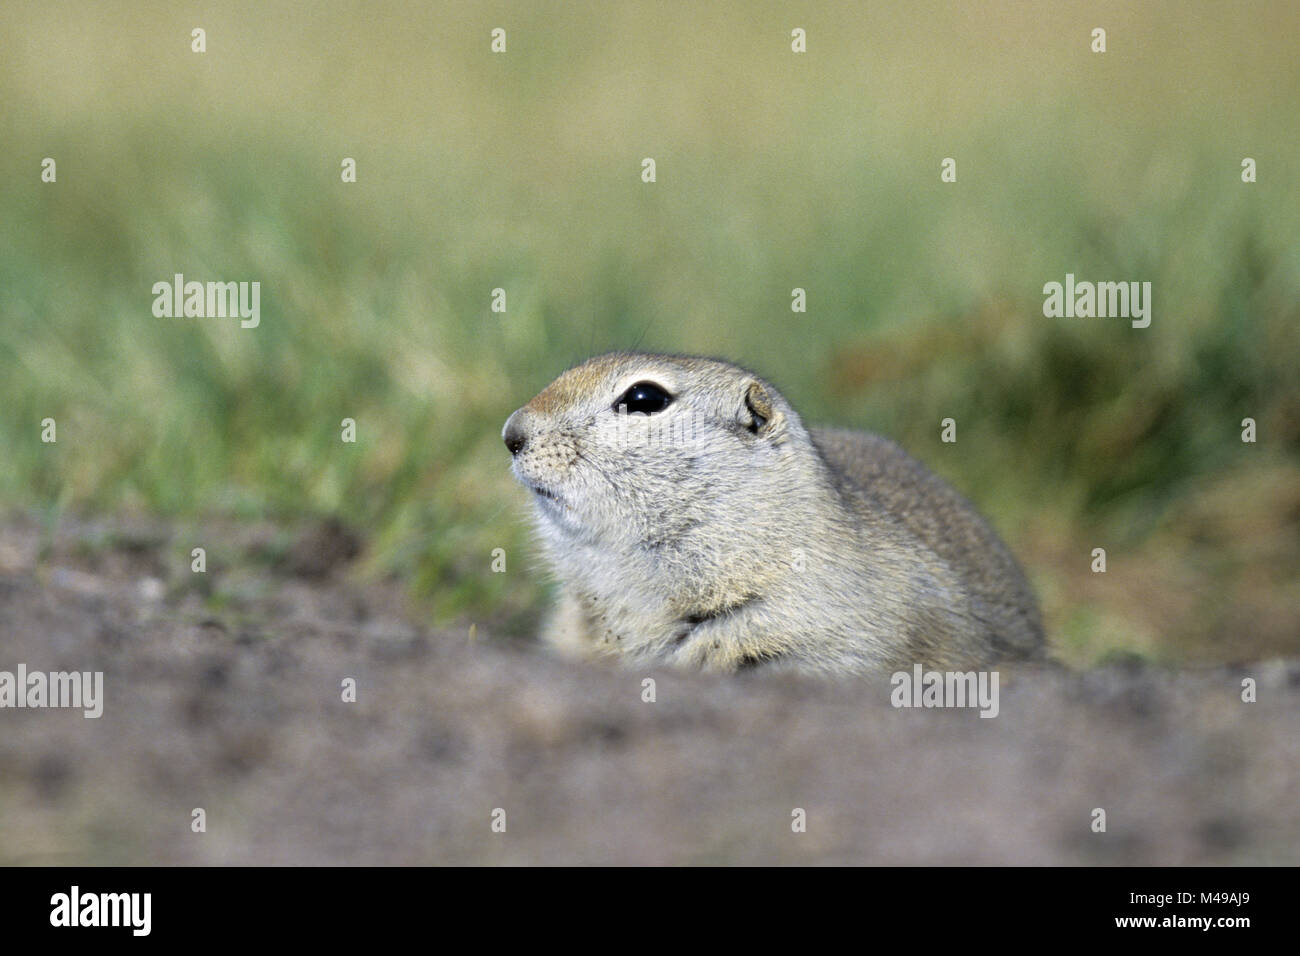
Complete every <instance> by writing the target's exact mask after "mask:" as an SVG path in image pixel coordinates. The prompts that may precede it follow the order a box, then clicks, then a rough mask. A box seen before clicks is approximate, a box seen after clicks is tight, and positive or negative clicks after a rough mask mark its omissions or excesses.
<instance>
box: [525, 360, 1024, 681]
mask: <svg viewBox="0 0 1300 956" xmlns="http://www.w3.org/2000/svg"><path fill="white" fill-rule="evenodd" d="M639 382H653V383H655V384H657V385H659V386H660V387H662V388H663V389H664V390H665V391H667V392H668V393H669V394H670V395H672V396H673V401H672V403H671V404H670V405H669V406H668V407H667V408H666V409H664V410H663V411H661V412H658V413H656V414H652V415H646V414H633V415H622V416H620V415H619V414H618V413H617V412H616V411H615V410H614V408H613V406H614V403H615V401H616V400H617V399H618V398H619V397H620V396H621V395H622V394H623V393H624V392H625V391H626V390H627V389H628V388H629V387H630V386H632V385H634V384H636V383H639ZM504 436H505V437H506V440H507V444H512V443H513V444H514V445H515V448H514V449H512V450H515V451H516V452H517V453H516V454H515V456H514V464H513V468H514V473H515V475H516V477H517V478H519V480H520V481H521V482H522V483H523V484H524V485H525V486H526V487H529V488H530V489H532V490H533V497H534V501H535V505H536V508H535V512H536V517H537V527H538V530H539V532H540V534H541V538H542V541H543V543H544V545H545V547H546V550H547V552H548V554H549V557H550V559H551V561H552V563H553V565H554V567H555V570H556V572H557V575H558V577H559V580H560V599H559V604H558V606H557V608H556V611H555V613H554V615H553V616H552V618H551V620H550V622H549V623H548V626H547V628H546V637H547V639H548V640H549V641H550V642H551V643H552V644H554V645H555V646H557V647H559V648H562V649H565V650H568V651H571V652H575V653H579V654H583V655H586V656H608V657H611V658H614V659H625V660H632V661H647V662H663V663H672V664H678V665H683V666H689V667H698V668H703V669H708V670H736V669H738V668H741V667H748V666H753V665H757V664H763V665H765V666H767V667H770V668H791V669H798V670H805V671H818V672H825V673H851V672H862V671H870V670H877V669H881V668H894V667H900V666H911V665H912V664H914V663H920V664H923V665H925V666H929V667H947V668H963V669H964V668H968V667H974V666H982V665H987V664H990V663H993V662H995V661H997V660H1000V659H1004V658H1034V657H1039V656H1041V655H1042V654H1043V631H1042V625H1041V623H1040V621H1039V615H1038V608H1037V605H1036V602H1035V600H1034V596H1033V592H1032V591H1031V589H1030V587H1029V585H1028V583H1027V582H1026V580H1025V577H1024V575H1023V574H1022V573H1021V571H1020V568H1019V567H1018V566H1017V564H1016V562H1015V559H1014V558H1012V556H1011V554H1010V553H1009V552H1008V551H1007V549H1006V548H1005V546H1004V545H1003V544H1002V542H1001V541H1000V540H999V539H998V537H997V535H996V534H995V533H994V532H993V531H992V530H991V529H990V528H989V526H988V525H987V524H985V522H984V521H983V520H982V519H981V518H980V516H979V515H978V513H977V512H976V511H975V509H974V508H973V507H972V506H971V505H970V503H969V502H967V501H966V500H965V499H964V498H962V497H961V496H960V495H959V494H958V493H957V492H956V491H954V490H953V489H952V488H951V487H949V486H948V485H947V484H946V483H944V482H943V481H942V480H941V479H939V478H938V477H937V476H935V475H934V474H932V473H931V472H929V471H928V470H927V469H926V468H925V467H924V466H923V465H921V464H920V463H919V462H917V461H916V460H915V459H913V458H911V457H910V456H909V455H907V454H906V452H904V451H903V450H902V449H901V448H899V447H898V446H897V445H895V444H893V443H892V442H890V441H888V440H886V439H884V438H880V437H879V436H876V435H870V434H867V433H863V432H852V431H843V430H815V431H809V430H808V429H806V428H805V427H804V425H803V423H802V421H801V420H800V418H799V416H798V414H797V413H796V412H795V411H794V409H793V408H792V407H790V405H789V403H788V402H787V401H786V400H785V399H784V398H783V397H782V396H781V395H780V393H779V392H777V391H776V389H774V388H773V387H772V386H771V385H770V384H768V383H767V382H765V381H763V380H762V379H760V378H759V377H758V376H756V375H754V374H753V373H751V372H748V371H746V370H744V369H742V368H738V367H737V366H735V365H732V364H730V363H728V362H723V361H718V360H713V359H704V358H694V357H689V356H669V355H651V354H642V353H625V352H620V353H611V354H609V355H602V356H598V357H597V358H593V359H591V360H590V361H588V362H586V363H584V364H582V365H580V366H578V367H577V368H574V369H570V370H569V371H567V372H565V373H564V374H563V375H561V376H560V377H559V378H557V379H556V380H555V381H554V382H552V383H551V384H550V385H549V386H547V387H546V388H545V389H544V390H543V391H542V392H541V393H540V394H539V395H538V396H537V397H536V398H534V399H533V400H532V401H531V402H529V403H528V404H527V405H525V406H524V407H523V408H521V409H519V410H518V411H517V412H515V413H514V414H513V415H512V416H511V417H510V419H509V420H508V421H507V423H506V428H505V430H504Z"/></svg>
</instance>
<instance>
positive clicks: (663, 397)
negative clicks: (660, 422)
mask: <svg viewBox="0 0 1300 956" xmlns="http://www.w3.org/2000/svg"><path fill="white" fill-rule="evenodd" d="M672 401H673V397H672V396H671V395H669V394H668V393H667V392H665V391H664V390H663V389H662V388H660V387H659V386H658V385H656V384H655V383H654V382H637V383H636V384H635V385H633V386H632V387H631V388H629V389H628V390H627V391H626V392H624V393H623V395H622V397H620V398H619V400H618V401H616V402H615V403H614V411H618V407H619V406H620V405H626V406H627V413H628V414H629V415H635V414H637V413H638V412H639V413H641V414H642V415H653V414H654V413H655V412H662V411H663V410H664V409H665V408H667V407H668V406H669V405H671V404H672Z"/></svg>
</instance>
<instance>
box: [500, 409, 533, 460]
mask: <svg viewBox="0 0 1300 956" xmlns="http://www.w3.org/2000/svg"><path fill="white" fill-rule="evenodd" d="M501 438H502V439H503V440H504V441H505V443H506V447H507V448H508V449H510V454H512V455H517V454H519V453H520V452H521V451H523V450H524V445H526V444H528V436H527V435H526V434H525V433H524V426H523V423H522V422H520V420H519V413H518V412H515V413H514V414H513V415H511V416H510V417H509V418H508V419H506V427H505V430H504V431H502V432H501Z"/></svg>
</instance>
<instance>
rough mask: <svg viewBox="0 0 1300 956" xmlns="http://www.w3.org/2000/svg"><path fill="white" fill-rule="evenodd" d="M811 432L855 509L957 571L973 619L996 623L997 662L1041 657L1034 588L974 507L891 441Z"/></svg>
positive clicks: (836, 431) (829, 431)
mask: <svg viewBox="0 0 1300 956" xmlns="http://www.w3.org/2000/svg"><path fill="white" fill-rule="evenodd" d="M810 432H811V434H812V438H813V443H814V444H815V445H816V446H817V448H818V450H819V451H820V452H821V454H822V457H823V459H825V461H826V464H827V465H828V467H829V468H830V470H831V472H832V474H834V475H835V476H836V478H837V479H838V480H839V482H840V491H841V494H842V495H843V497H844V499H845V502H846V505H847V506H848V507H849V508H851V509H852V510H854V511H856V512H859V513H862V512H863V511H864V510H866V511H869V512H870V513H871V514H872V515H874V516H878V515H881V514H885V515H889V516H890V517H892V518H893V519H895V520H896V521H897V522H898V523H899V524H901V525H903V527H904V528H906V529H907V531H909V532H911V533H912V534H913V535H915V536H916V537H917V538H919V539H920V540H921V542H922V543H924V544H925V545H926V546H927V547H928V548H930V549H931V550H932V551H934V552H935V554H937V555H938V556H939V557H940V558H941V559H943V560H944V561H945V562H946V563H947V564H948V565H949V566H950V567H951V568H952V569H953V570H954V571H955V572H956V573H957V575H958V576H959V578H960V579H961V581H962V583H963V585H964V586H965V587H966V589H967V592H968V594H969V597H970V600H971V602H972V604H973V606H974V609H975V611H974V613H975V614H976V615H977V616H979V617H981V618H983V619H985V620H986V621H987V622H988V623H989V624H990V630H991V633H992V637H993V641H994V644H995V650H996V651H997V653H998V656H1002V657H1008V658H1036V657H1040V656H1041V655H1042V654H1043V652H1044V641H1043V628H1042V623H1041V621H1040V618H1039V613H1038V604H1037V601H1036V600H1035V598H1034V593H1033V590H1032V589H1031V588H1030V586H1029V582H1028V581H1027V580H1026V579H1025V576H1024V573H1023V572H1022V571H1021V570H1020V566H1019V565H1018V564H1017V563H1016V560H1015V558H1013V557H1012V556H1011V553H1010V552H1009V551H1008V550H1007V548H1006V546H1005V545H1003V543H1002V541H1001V540H1000V539H999V538H998V536H997V534H996V533H995V532H994V531H993V529H992V528H990V527H989V526H988V524H987V523H986V522H985V521H984V519H983V518H981V517H980V515H979V512H977V511H976V510H975V506H974V505H972V504H971V503H970V502H969V501H967V500H966V498H964V497H963V496H962V495H961V494H959V493H958V492H957V491H956V490H955V489H954V488H953V487H952V486H951V485H950V484H948V483H947V482H946V481H944V480H943V479H942V478H940V477H939V476H938V475H936V474H934V472H932V471H930V470H929V469H928V468H926V467H925V466H924V465H923V464H921V463H920V462H919V461H917V460H916V459H915V458H913V457H912V456H911V455H909V454H908V453H907V452H906V451H904V450H903V449H902V448H901V447H900V446H899V445H897V444H895V443H894V442H892V441H890V440H889V439H887V438H883V437H881V436H880V435H875V434H872V433H870V432H861V431H851V430H849V429H843V428H814V429H811V430H810Z"/></svg>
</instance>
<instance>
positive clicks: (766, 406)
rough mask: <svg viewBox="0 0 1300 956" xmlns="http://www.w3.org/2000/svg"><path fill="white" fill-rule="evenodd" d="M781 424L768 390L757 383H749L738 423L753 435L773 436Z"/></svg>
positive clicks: (779, 413)
mask: <svg viewBox="0 0 1300 956" xmlns="http://www.w3.org/2000/svg"><path fill="white" fill-rule="evenodd" d="M781 422H782V415H781V411H780V409H778V408H777V407H776V403H775V402H773V401H772V396H771V395H770V394H769V393H768V390H767V389H766V388H764V387H763V385H762V384H761V383H759V382H750V383H749V386H748V387H747V388H746V389H745V402H744V407H743V408H742V409H741V411H740V423H741V424H742V425H744V426H745V428H746V429H748V430H749V431H750V432H752V433H753V434H755V435H773V434H775V433H776V432H777V431H778V430H779V429H780V426H781Z"/></svg>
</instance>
